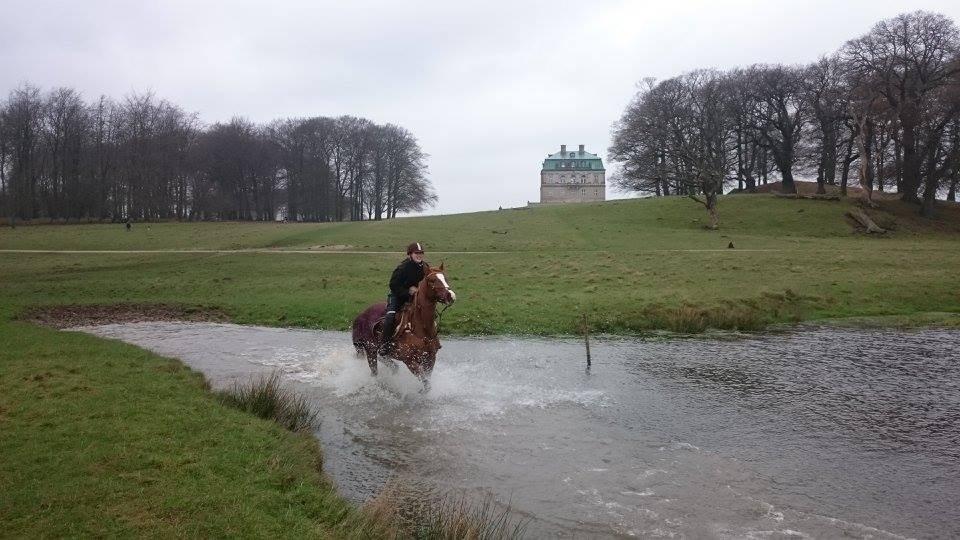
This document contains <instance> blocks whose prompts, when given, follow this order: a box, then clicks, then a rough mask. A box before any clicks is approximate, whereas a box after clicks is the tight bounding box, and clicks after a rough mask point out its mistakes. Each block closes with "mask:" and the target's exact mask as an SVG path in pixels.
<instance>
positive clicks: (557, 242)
mask: <svg viewBox="0 0 960 540" xmlns="http://www.w3.org/2000/svg"><path fill="white" fill-rule="evenodd" d="M720 204H721V206H720V211H721V219H722V224H721V227H722V229H721V230H720V231H714V232H711V231H706V230H704V229H703V227H702V223H703V221H704V219H705V218H704V214H703V212H702V210H701V209H700V208H699V207H698V206H697V205H696V204H694V203H693V202H691V201H689V200H686V199H682V198H666V199H659V200H644V201H636V200H634V201H613V202H608V203H603V204H583V205H568V206H557V207H540V208H533V209H517V210H504V211H500V212H487V213H476V214H464V215H455V216H440V217H425V218H409V219H401V220H396V221H391V222H380V223H342V224H274V223H266V224H249V223H243V224H236V223H198V224H177V223H160V224H150V225H149V226H148V225H146V224H136V225H135V226H134V230H133V231H131V232H129V233H127V232H126V231H124V230H123V228H122V226H120V225H70V226H58V225H49V226H20V227H17V228H16V229H9V228H5V227H2V228H0V249H48V250H72V249H80V250H123V249H147V250H154V249H161V250H170V249H251V248H271V249H273V248H275V249H310V248H316V249H321V248H323V246H338V247H337V249H339V250H344V249H346V251H348V253H339V254H314V253H307V254H299V253H250V252H239V253H218V254H207V253H185V254H184V253H147V254H136V253H114V254H102V253H86V254H62V253H61V254H57V253H48V254H27V253H0V486H2V489H0V530H2V531H3V535H5V536H6V535H9V536H26V537H35V536H214V537H224V536H261V537H266V536H296V537H300V536H310V537H317V536H319V537H350V536H354V537H377V536H384V535H389V534H393V533H388V532H386V531H385V529H384V528H383V525H376V523H375V521H370V519H368V517H367V516H365V515H364V514H363V513H362V512H361V511H358V510H357V509H355V508H354V507H352V506H351V505H349V504H347V503H346V502H344V501H343V500H341V499H340V498H339V497H338V496H337V495H336V493H335V491H334V490H333V488H332V487H331V486H330V484H329V483H328V482H327V481H326V480H325V479H324V478H323V477H322V475H321V474H320V473H319V472H318V470H317V469H318V464H319V463H320V461H321V458H320V454H319V450H318V448H317V446H316V443H315V442H314V441H313V440H312V439H311V438H310V437H308V436H306V435H304V434H302V433H301V434H296V433H292V432H290V431H287V430H285V429H283V428H282V427H281V426H279V425H278V424H276V423H274V422H270V421H266V420H261V419H259V418H257V417H255V416H253V415H249V414H245V413H243V412H241V411H240V410H237V409H235V408H232V407H228V406H226V405H225V404H224V403H222V402H221V401H220V400H219V399H218V398H217V397H216V396H215V395H213V394H212V393H210V392H208V391H207V390H206V388H205V385H204V383H203V381H202V380H201V378H200V377H199V376H198V375H197V374H195V373H192V372H190V371H189V370H187V369H186V368H184V367H183V366H182V365H181V364H179V363H178V362H176V361H172V360H167V359H163V358H159V357H157V356H155V355H152V354H149V353H146V352H144V351H142V350H140V349H137V348H134V347H129V346H126V345H123V344H121V343H115V342H110V341H105V340H100V339H96V338H93V337H90V336H85V335H80V334H74V333H67V332H56V331H53V330H48V329H44V328H39V327H36V326H33V325H30V324H26V323H23V322H17V321H16V319H17V318H18V316H20V315H21V314H24V313H26V312H28V311H29V310H31V309H33V308H36V307H38V306H39V307H42V306H57V305H68V304H71V305H72V304H78V305H111V304H167V305H185V306H195V307H197V308H198V309H197V312H198V313H203V312H205V310H206V309H207V308H214V309H212V310H210V311H212V312H222V313H224V314H226V316H227V317H229V318H230V319H231V320H233V321H236V322H239V323H247V324H264V325H275V326H299V327H308V328H329V329H347V328H348V327H349V325H350V322H351V320H352V318H353V317H354V316H355V315H356V313H358V312H359V311H360V310H361V309H362V308H363V307H365V306H366V305H368V304H369V303H371V302H374V301H377V300H381V299H382V298H383V296H384V294H385V292H386V281H387V279H388V277H389V274H390V271H391V270H392V269H393V267H394V265H395V264H396V263H397V262H398V261H399V260H400V259H401V258H402V254H401V253H399V250H400V249H401V248H402V246H405V245H406V244H407V243H408V242H409V241H411V240H419V241H421V242H424V243H425V244H426V245H427V247H428V258H429V260H431V261H432V262H434V263H438V262H440V260H443V261H444V262H445V263H446V265H447V268H448V270H447V276H448V278H449V281H450V283H451V285H452V286H453V288H454V289H455V290H456V291H457V294H458V302H457V304H456V305H455V306H454V307H453V308H451V309H450V310H448V311H447V312H446V314H445V315H444V318H443V327H442V332H443V333H444V334H447V335H449V334H563V333H573V332H575V331H576V328H577V324H578V321H579V319H580V317H581V315H587V317H588V320H589V323H590V327H591V329H592V330H593V331H595V332H609V333H617V334H624V333H633V332H639V331H645V330H654V329H670V330H676V331H682V332H699V331H703V330H706V329H708V328H737V329H746V330H753V329H759V328H763V327H764V326H766V325H769V324H778V323H790V322H796V321H818V320H830V321H833V322H834V323H835V322H836V321H837V320H839V321H841V322H843V321H847V322H852V323H853V324H857V325H862V324H870V323H871V321H872V322H873V323H876V322H877V321H881V322H882V323H884V324H887V323H889V324H893V325H897V326H900V325H910V324H927V325H937V324H951V325H954V326H958V325H960V323H958V321H960V272H958V270H957V269H958V268H960V211H958V207H956V206H945V207H944V208H943V209H942V211H941V216H942V217H941V218H939V219H938V220H936V221H933V222H926V221H922V220H918V219H917V218H915V217H914V216H913V214H912V210H911V209H910V208H909V207H905V206H902V205H900V204H899V203H896V202H891V201H885V202H884V205H885V206H884V209H883V211H882V212H879V213H875V217H876V218H877V220H878V221H880V222H881V224H882V225H884V226H892V227H895V230H894V231H893V232H892V233H891V234H889V235H887V236H885V237H881V238H873V237H867V236H864V235H862V234H858V233H855V232H854V231H853V230H852V227H851V225H850V223H848V222H847V220H846V219H845V218H844V217H843V213H844V211H845V209H846V208H847V206H848V205H849V204H851V203H850V202H849V201H839V202H832V201H808V200H787V199H778V198H773V197H766V196H732V197H724V198H723V199H722V200H721V203H720ZM730 242H733V243H734V244H735V249H727V245H728V243H730ZM343 246H347V247H346V248H344V247H343ZM323 249H326V248H323ZM488 250H493V251H499V252H501V253H494V254H478V253H473V254H471V253H462V252H470V251H488ZM349 251H382V252H383V253H374V254H368V253H349ZM438 251H447V252H448V253H444V254H441V253H437V252H438ZM455 252H461V253H455ZM460 523H461V524H462V523H464V522H463V521H461V522H460Z"/></svg>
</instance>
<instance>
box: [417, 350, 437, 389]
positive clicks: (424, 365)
mask: <svg viewBox="0 0 960 540" xmlns="http://www.w3.org/2000/svg"><path fill="white" fill-rule="evenodd" d="M436 361H437V358H436V357H435V356H434V357H427V358H424V359H423V360H421V361H420V366H419V370H418V371H419V373H418V374H417V378H418V379H420V382H422V383H423V388H421V389H420V393H421V394H426V393H427V392H429V391H430V375H432V374H433V365H434V363H435V362H436Z"/></svg>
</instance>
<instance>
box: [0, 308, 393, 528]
mask: <svg viewBox="0 0 960 540" xmlns="http://www.w3.org/2000/svg"><path fill="white" fill-rule="evenodd" d="M0 342H2V343H3V347H2V348H0V389H2V391H0V434H2V435H0V486H3V488H2V489H0V527H2V531H3V532H2V534H0V535H2V536H5V537H24V538H35V537H64V536H69V537H103V536H107V537H117V536H151V537H154V536H155V537H225V536H232V537H237V536H242V537H262V538H266V537H277V536H285V537H344V536H355V537H364V536H366V535H367V534H376V531H377V529H376V528H375V527H374V526H373V525H371V524H370V523H369V522H368V521H367V520H366V518H364V516H363V515H362V514H361V513H360V512H359V511H358V510H356V509H355V508H354V507H353V506H352V505H350V504H348V503H347V502H346V501H344V500H343V499H341V498H340V497H339V496H338V495H337V493H336V491H335V490H334V488H333V486H332V485H331V484H330V483H329V482H328V481H327V480H325V479H324V478H323V476H322V475H321V473H320V471H319V465H320V459H321V458H320V452H319V448H318V446H317V443H316V441H315V440H314V439H313V438H312V437H311V436H310V435H309V434H303V433H301V434H295V433H292V432H290V431H287V430H285V429H283V428H282V427H280V426H279V425H277V424H275V423H273V422H270V421H266V420H261V419H259V418H256V417H254V416H252V415H248V414H245V413H242V412H240V411H238V410H235V409H233V408H230V407H227V406H224V405H222V404H221V403H220V402H219V401H218V400H217V398H216V397H215V396H213V395H212V394H211V393H209V392H208V391H207V389H206V386H205V383H204V381H203V380H202V378H201V377H200V376H199V375H198V374H196V373H194V372H192V371H190V370H189V369H187V368H185V367H184V366H183V365H182V364H181V363H180V362H177V361H175V360H170V359H164V358H160V357H158V356H156V355H153V354H150V353H147V352H145V351H143V350H141V349H138V348H136V347H132V346H128V345H124V344H121V343H117V342H112V341H106V340H102V339H96V338H93V337H91V336H87V335H83V334H78V333H71V332H56V331H53V330H47V329H43V328H38V327H35V326H33V325H28V324H24V323H10V322H3V323H0Z"/></svg>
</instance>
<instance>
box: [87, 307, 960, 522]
mask: <svg viewBox="0 0 960 540" xmlns="http://www.w3.org/2000/svg"><path fill="white" fill-rule="evenodd" d="M83 330H84V331H87V332H90V333H93V334H96V335H98V336H103V337H109V338H115V339H120V340H123V341H125V342H129V343H133V344H135V345H139V346H141V347H144V348H146V349H149V350H151V351H155V352H157V353H159V354H162V355H165V356H171V357H176V358H179V359H181V360H182V361H183V362H185V363H186V364H187V365H189V366H191V367H192V368H194V369H196V370H198V371H200V372H202V373H203V374H204V375H205V376H206V377H207V378H208V379H209V380H210V381H211V383H212V384H213V385H214V386H215V387H227V386H230V385H232V384H233V383H234V382H235V381H241V382H243V381H247V380H248V379H249V378H250V377H251V376H256V375H258V374H263V373H269V372H272V371H278V372H279V373H281V374H282V377H283V379H284V380H285V381H286V382H287V383H288V384H290V385H291V386H293V387H295V388H296V389H297V390H299V391H301V392H303V393H305V394H307V395H308V396H309V397H310V398H311V399H313V400H315V403H316V405H317V407H318V409H319V411H320V417H319V418H320V427H319V428H318V429H317V431H316V435H317V437H319V438H320V439H321V441H322V444H323V448H324V455H325V458H326V461H325V468H326V471H327V473H328V474H329V475H330V476H331V477H332V478H333V479H334V480H335V482H336V483H337V484H338V486H339V487H340V490H341V492H342V493H343V494H344V495H346V496H347V497H349V498H351V499H353V500H355V501H358V502H362V501H364V500H366V499H368V498H369V497H371V496H372V495H374V494H376V493H377V492H378V491H379V490H380V489H381V488H382V487H383V485H384V483H385V482H387V481H388V479H390V478H392V477H401V478H408V479H416V482H418V483H423V484H427V485H430V486H431V487H434V488H436V489H437V490H439V491H443V492H454V493H459V494H463V495H465V496H467V497H470V498H476V499H480V498H483V497H494V498H495V499H496V500H498V501H501V502H502V503H504V504H506V503H509V505H510V507H511V508H512V510H513V511H514V512H515V514H516V515H517V516H518V517H522V518H525V519H527V520H528V525H527V536H528V537H548V536H549V537H561V538H569V537H575V538H594V537H597V538H617V537H635V536H639V537H667V538H671V537H672V538H833V537H841V536H843V537H848V538H901V537H919V538H927V537H930V538H934V537H939V538H947V537H953V538H956V537H960V511H958V505H957V502H956V501H958V500H960V353H958V350H960V331H955V330H917V331H904V330H850V329H835V328H820V327H799V328H796V329H794V330H792V331H789V332H786V333H778V334H758V335H740V336H725V337H719V338H718V337H704V338H684V339H662V338H660V339H618V338H600V339H593V340H592V342H591V350H592V353H593V367H592V369H591V370H589V372H588V371H587V370H585V357H584V347H583V343H582V342H580V341H578V340H572V339H571V340H558V339H529V338H476V339H445V340H444V342H443V343H444V346H443V349H442V350H441V351H440V354H439V358H438V361H437V367H436V369H435V371H434V374H433V389H432V391H431V392H430V393H428V394H420V393H419V392H418V390H419V389H420V385H419V383H418V382H417V381H416V380H415V379H414V378H413V376H412V375H410V373H409V372H408V371H407V370H406V369H405V368H402V369H401V370H399V371H398V372H397V373H391V372H390V370H388V369H381V370H380V376H379V377H378V378H376V379H374V378H372V377H370V375H369V370H368V369H367V367H366V361H365V360H361V359H358V358H357V357H356V356H355V355H354V351H353V348H352V346H351V345H350V337H349V334H347V333H345V332H326V331H309V330H294V329H277V328H260V327H248V326H237V325H228V324H209V323H169V322H165V323H159V322H158V323H133V324H121V325H105V326H97V327H87V328H84V329H83Z"/></svg>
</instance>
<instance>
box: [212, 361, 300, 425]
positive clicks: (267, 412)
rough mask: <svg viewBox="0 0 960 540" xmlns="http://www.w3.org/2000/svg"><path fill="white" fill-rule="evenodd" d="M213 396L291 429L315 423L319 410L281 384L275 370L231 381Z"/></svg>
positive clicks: (222, 401)
mask: <svg viewBox="0 0 960 540" xmlns="http://www.w3.org/2000/svg"><path fill="white" fill-rule="evenodd" d="M217 396H218V397H219V398H220V401H221V403H224V404H226V405H229V406H231V407H234V408H237V409H240V410H241V411H245V412H248V413H251V414H254V415H256V416H259V417H260V418H264V419H267V420H273V421H274V422H276V423H278V424H280V425H281V426H283V427H285V428H287V429H289V430H290V431H293V432H297V431H304V430H308V429H313V428H314V427H316V426H317V415H318V413H319V411H317V410H316V409H315V408H314V407H313V405H312V404H311V403H310V401H309V400H308V399H307V398H306V397H304V396H303V395H301V394H298V393H296V392H294V391H292V390H290V389H289V388H286V387H284V386H283V384H281V382H280V374H279V373H277V372H272V373H270V374H269V375H265V376H261V377H259V378H255V379H250V380H249V381H247V382H246V383H235V384H234V385H233V388H231V389H229V390H221V391H219V392H217Z"/></svg>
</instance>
